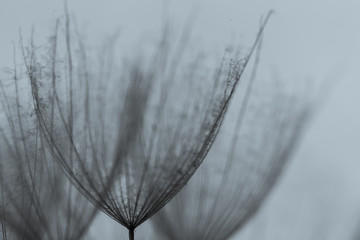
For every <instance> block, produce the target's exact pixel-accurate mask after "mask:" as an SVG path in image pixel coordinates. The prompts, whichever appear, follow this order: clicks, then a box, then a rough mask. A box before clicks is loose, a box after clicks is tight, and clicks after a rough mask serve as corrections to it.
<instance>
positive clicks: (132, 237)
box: [129, 228, 135, 240]
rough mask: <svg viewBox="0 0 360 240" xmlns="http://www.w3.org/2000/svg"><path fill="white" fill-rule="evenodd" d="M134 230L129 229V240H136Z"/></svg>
mask: <svg viewBox="0 0 360 240" xmlns="http://www.w3.org/2000/svg"><path fill="white" fill-rule="evenodd" d="M134 239H135V238H134V229H133V228H129V240H134Z"/></svg>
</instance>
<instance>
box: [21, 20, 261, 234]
mask: <svg viewBox="0 0 360 240" xmlns="http://www.w3.org/2000/svg"><path fill="white" fill-rule="evenodd" d="M61 27H64V34H61V33H59V32H60V30H59V29H60V28H61ZM263 28H264V25H263V26H262V27H261V30H260V33H259V36H260V35H261V33H262V31H263ZM55 29H56V31H55V34H54V37H53V38H52V46H51V48H50V49H51V51H50V54H48V55H47V56H50V57H49V58H48V59H45V60H44V61H43V60H42V59H40V58H39V56H40V55H41V54H39V52H38V50H37V49H36V47H35V46H34V45H33V44H32V45H31V46H30V48H29V51H24V59H25V62H26V65H27V73H28V78H29V79H30V82H31V85H32V93H33V98H34V102H35V105H36V115H37V119H38V121H39V124H40V128H41V131H42V133H43V134H44V135H45V138H46V140H47V142H48V144H49V146H50V147H51V150H52V152H53V154H54V155H55V156H56V159H57V161H58V162H59V163H60V164H61V165H62V167H63V168H64V169H65V171H66V172H67V174H68V177H69V178H70V179H71V181H72V183H73V184H74V185H75V186H76V187H77V188H78V189H79V190H80V191H81V192H82V193H83V194H84V195H85V196H86V197H87V198H88V199H89V200H90V201H91V202H93V203H94V204H95V205H96V206H97V207H98V208H99V209H101V210H102V211H103V212H105V213H106V214H107V215H109V216H110V217H112V218H113V219H114V220H116V221H117V222H119V223H120V224H122V225H123V226H125V227H127V228H128V229H129V238H130V239H134V229H135V228H136V227H138V226H139V225H140V224H141V223H143V222H144V221H146V220H147V219H148V218H150V217H151V216H152V215H153V214H155V213H156V212H157V211H158V210H160V209H161V208H162V207H163V206H164V205H165V204H166V203H167V202H168V201H169V200H170V199H171V198H172V197H173V196H175V194H176V193H177V192H178V191H179V190H180V189H181V188H182V187H183V186H184V185H185V184H186V182H187V181H188V180H189V179H190V177H191V176H192V175H193V174H194V173H195V171H196V169H197V168H198V167H199V166H200V164H201V163H202V161H203V159H204V158H205V156H206V154H207V152H208V151H209V149H210V148H211V146H212V143H213V141H214V139H215V137H216V135H217V133H218V130H219V128H220V126H221V124H222V121H223V118H224V116H225V113H226V111H227V108H228V105H229V102H230V99H231V98H232V96H233V93H234V90H235V87H236V85H237V83H238V82H239V80H240V77H241V75H242V73H243V70H244V68H245V66H246V65H247V62H248V59H249V57H250V56H251V54H252V52H253V50H254V48H255V45H256V44H257V42H258V39H259V36H258V37H257V40H256V42H255V43H254V46H253V47H252V50H251V51H250V53H249V54H248V55H246V56H245V58H243V60H242V61H237V60H233V59H231V58H230V57H229V56H228V54H226V55H225V56H224V58H223V60H222V62H221V64H220V67H218V68H217V69H215V70H212V71H209V70H208V67H207V61H206V60H204V57H203V55H201V54H194V53H189V50H186V45H187V42H188V38H189V36H188V33H187V32H186V31H185V32H184V33H183V34H182V35H181V37H180V38H179V39H180V40H179V41H173V40H172V39H170V38H169V34H168V31H167V30H164V32H163V36H162V38H161V41H160V42H159V44H158V45H157V47H156V48H155V51H153V52H152V54H143V53H142V52H141V51H139V52H140V53H135V54H134V55H136V56H135V57H133V58H130V59H129V58H128V59H127V60H126V61H125V60H124V61H123V63H122V64H118V63H117V62H116V61H115V58H114V56H113V47H112V46H113V44H114V41H113V42H112V43H111V44H108V45H107V47H106V48H105V49H104V50H103V52H102V54H101V56H100V59H95V60H94V59H92V58H91V57H89V54H88V52H87V51H86V48H85V46H84V43H83V42H82V41H81V39H80V38H78V37H76V35H74V34H73V33H72V30H71V25H70V19H69V16H68V13H66V17H65V23H64V26H63V24H62V22H61V21H58V23H57V24H56V27H55ZM63 35H64V36H63ZM59 36H61V37H59ZM61 39H65V41H61ZM24 49H25V48H24ZM61 53H65V54H63V55H62V54H61ZM186 54H189V55H191V56H194V55H195V57H193V58H192V59H193V60H190V61H189V60H188V59H187V58H185V55H186ZM42 61H43V62H42ZM40 69H41V71H40Z"/></svg>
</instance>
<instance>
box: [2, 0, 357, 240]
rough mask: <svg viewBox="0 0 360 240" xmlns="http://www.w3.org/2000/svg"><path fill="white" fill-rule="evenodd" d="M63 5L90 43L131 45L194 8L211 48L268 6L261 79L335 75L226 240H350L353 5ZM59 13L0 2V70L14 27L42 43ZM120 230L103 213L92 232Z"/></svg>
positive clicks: (263, 1) (18, 1)
mask: <svg viewBox="0 0 360 240" xmlns="http://www.w3.org/2000/svg"><path fill="white" fill-rule="evenodd" d="M69 7H70V9H71V10H70V11H71V13H73V14H74V16H76V19H77V24H78V26H79V28H80V29H81V32H83V33H84V35H85V36H87V41H88V42H91V43H93V44H94V46H95V45H96V44H99V43H100V42H101V41H102V40H104V39H105V38H106V36H109V35H110V34H111V33H113V32H114V29H120V31H121V38H122V39H123V40H122V41H124V42H125V43H129V42H131V41H132V40H134V39H139V38H147V37H148V36H153V35H154V33H157V32H158V31H159V29H160V27H161V23H162V22H163V19H164V13H165V16H168V17H167V18H166V17H165V19H171V20H172V21H173V23H174V25H175V26H178V27H179V26H182V25H183V23H184V22H185V21H186V19H188V18H189V15H190V16H191V14H192V13H194V15H196V18H195V25H194V26H193V39H195V41H196V42H197V43H199V45H201V46H202V47H203V48H204V50H206V51H208V52H209V53H210V54H212V53H213V52H218V51H222V50H223V49H224V47H225V46H227V44H228V43H232V42H236V43H238V44H240V45H244V46H249V44H250V43H251V41H252V40H253V39H254V37H255V35H256V32H257V30H258V26H259V21H260V17H261V16H262V15H265V14H266V13H267V11H268V10H270V9H274V10H275V13H274V15H273V16H272V19H271V21H270V22H269V25H268V27H267V28H266V31H265V38H264V44H263V51H262V58H261V66H260V67H261V68H260V69H259V73H258V78H259V79H261V78H269V77H273V76H275V75H277V76H279V77H281V79H285V80H287V79H289V81H290V80H295V81H297V80H301V79H310V80H311V81H315V82H322V81H333V80H335V87H334V88H333V90H332V92H331V94H330V95H329V96H328V98H327V100H326V102H325V103H324V104H323V106H322V108H321V111H319V112H318V114H317V115H316V117H315V118H314V119H313V121H312V123H311V125H310V126H309V128H308V131H307V134H306V136H305V137H304V139H303V141H302V144H301V146H300V148H299V149H298V151H297V153H296V155H295V157H294V159H293V160H292V161H291V162H290V164H289V166H288V169H287V171H286V172H285V174H284V175H283V177H282V178H281V180H280V181H279V184H278V185H277V186H276V188H275V189H274V191H273V192H272V194H271V195H270V196H269V198H268V199H267V201H266V203H265V204H264V205H263V207H262V209H261V211H260V212H259V214H258V215H257V216H256V217H255V218H254V219H253V220H252V221H251V222H250V223H248V224H247V226H246V227H245V228H244V229H243V231H242V232H241V233H239V234H237V235H236V236H234V237H233V238H232V239H234V240H235V239H239V240H240V239H277V240H280V239H284V240H287V239H349V236H350V235H351V233H352V231H354V230H355V228H356V224H357V223H359V225H360V188H359V183H360V171H359V169H360V107H359V104H360V94H359V92H360V70H359V69H360V68H359V63H360V30H359V29H360V16H359V9H360V2H359V1H357V0H344V1H335V0H303V1H289V0H288V1H286V0H242V1H236V0H222V1H220V0H202V1H201V0H198V1H191V0H182V1H156V0H148V1H140V0H102V1H85V0H77V1H69ZM62 13H63V3H62V1H60V0H58V1H49V0H32V1H27V0H11V1H10V0H0V33H1V37H0V66H1V67H3V66H11V64H12V45H11V41H15V42H16V41H17V40H18V32H19V28H20V27H21V29H22V32H23V35H24V36H29V33H30V29H31V26H32V25H34V26H35V32H36V35H35V40H36V42H38V43H39V44H40V43H42V42H46V37H47V36H49V35H50V34H51V33H52V32H51V30H52V27H53V24H54V19H55V18H56V17H57V16H58V15H60V14H62ZM121 228H122V227H121V226H118V225H117V224H116V223H115V222H113V221H111V220H108V219H107V217H106V216H102V215H100V216H99V219H97V221H96V225H95V226H94V227H93V228H92V229H91V231H92V232H93V233H94V234H96V235H97V236H98V238H99V239H121V237H119V236H121V235H120V234H126V231H125V230H123V229H121ZM149 231H150V230H149V226H147V225H146V224H145V225H144V226H140V228H139V229H138V230H137V233H136V234H137V236H139V239H147V237H148V236H149V234H148V232H149ZM108 233H114V234H113V235H114V237H113V238H112V237H110V236H108V235H107V234H108ZM115 236H117V237H115ZM123 236H126V235H123Z"/></svg>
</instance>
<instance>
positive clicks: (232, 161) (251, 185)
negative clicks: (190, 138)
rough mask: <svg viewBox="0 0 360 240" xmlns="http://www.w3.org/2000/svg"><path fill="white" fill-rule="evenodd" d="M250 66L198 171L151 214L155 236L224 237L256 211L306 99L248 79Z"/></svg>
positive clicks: (299, 125) (299, 126)
mask: <svg viewBox="0 0 360 240" xmlns="http://www.w3.org/2000/svg"><path fill="white" fill-rule="evenodd" d="M257 63H258V58H257V60H256V63H255V64H256V66H257ZM255 72H256V67H255V68H254V72H253V75H252V77H251V80H250V81H249V83H248V86H247V88H246V90H245V91H242V92H241V93H242V94H241V97H242V100H241V103H240V104H235V103H236V102H234V104H235V105H236V106H240V111H239V114H238V119H237V120H235V121H234V120H233V119H234V118H233V117H230V115H228V117H229V118H227V120H229V121H227V120H225V124H224V125H225V126H223V128H222V129H221V131H220V133H219V136H218V137H217V139H216V141H215V143H214V146H213V148H212V149H211V150H210V152H209V154H208V156H207V159H206V160H205V162H204V163H203V164H202V166H201V167H200V169H199V170H198V172H197V173H195V175H194V176H193V177H192V179H191V180H190V181H189V184H188V185H187V186H186V187H184V189H182V190H181V191H180V193H179V194H178V195H177V196H175V198H174V199H173V200H172V201H170V202H169V203H168V204H167V206H165V207H164V208H163V209H162V210H160V211H159V212H158V213H157V214H156V215H155V216H154V217H153V218H152V219H151V221H152V223H153V226H154V228H155V230H156V231H155V232H156V236H157V239H168V240H170V239H171V240H205V239H212V240H223V239H228V238H229V237H231V236H232V234H234V232H236V231H237V230H239V229H240V228H241V227H242V226H244V224H245V223H246V222H247V221H248V220H249V219H250V218H251V217H252V216H253V215H254V214H255V213H256V211H257V210H258V208H259V207H260V206H261V203H262V202H263V201H264V199H265V197H266V196H267V195H268V193H269V192H270V191H271V189H272V187H273V186H274V184H275V182H276V180H277V179H278V176H279V175H280V173H281V171H282V170H283V168H284V165H285V163H286V162H287V161H288V159H289V158H290V155H291V153H292V152H293V149H294V147H296V145H297V144H296V143H297V142H298V140H299V138H300V136H301V134H302V130H303V128H304V124H305V123H306V120H307V118H308V115H309V113H310V112H311V105H310V104H309V101H308V100H309V99H308V98H307V97H305V95H303V94H302V93H301V94H299V93H297V94H296V92H293V93H289V92H287V91H285V89H284V91H281V86H280V85H278V84H276V82H274V81H272V82H271V84H272V85H275V86H271V85H266V84H264V83H265V82H264V81H261V83H260V82H259V83H257V82H254V78H255V75H254V74H255ZM278 83H280V82H278ZM234 107H235V106H234ZM231 110H233V109H231ZM233 123H236V124H233ZM231 135H232V138H231V139H229V136H231Z"/></svg>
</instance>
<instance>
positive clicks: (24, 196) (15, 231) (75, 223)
mask: <svg viewBox="0 0 360 240" xmlns="http://www.w3.org/2000/svg"><path fill="white" fill-rule="evenodd" d="M16 68H17V66H16V64H15V69H14V70H13V71H12V73H11V79H10V80H6V79H2V80H1V83H0V89H1V92H0V99H1V105H0V109H1V112H2V113H3V116H1V117H4V118H5V120H4V121H2V122H1V123H2V125H1V126H0V184H1V185H0V190H1V191H0V194H1V196H0V197H1V198H0V200H1V201H0V207H1V212H0V219H1V228H2V236H1V239H4V240H6V239H10V240H20V239H24V240H25V239H26V240H51V239H53V240H80V239H85V235H86V233H87V230H88V228H89V226H90V225H91V223H92V220H93V218H94V217H95V214H96V212H97V208H96V207H95V206H94V205H93V204H91V203H90V202H89V201H88V200H87V199H86V198H85V197H83V196H82V194H81V193H80V192H79V191H77V190H76V189H75V187H74V186H73V185H72V184H71V183H70V181H69V180H68V179H67V177H66V175H65V174H64V173H63V171H62V169H61V168H60V167H59V165H58V164H57V163H56V161H55V160H54V159H53V156H52V154H51V153H50V152H49V151H47V150H45V149H44V145H45V144H44V142H43V138H42V137H41V135H40V129H39V127H38V124H37V121H36V119H35V114H33V112H34V108H33V106H32V105H31V104H29V102H30V103H31V102H32V101H31V100H32V98H31V91H30V89H31V88H30V86H29V82H28V81H27V79H21V77H22V76H21V74H20V75H18V72H22V71H21V70H20V71H19V70H17V69H16ZM26 96H28V98H26ZM29 100H30V101H29Z"/></svg>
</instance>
